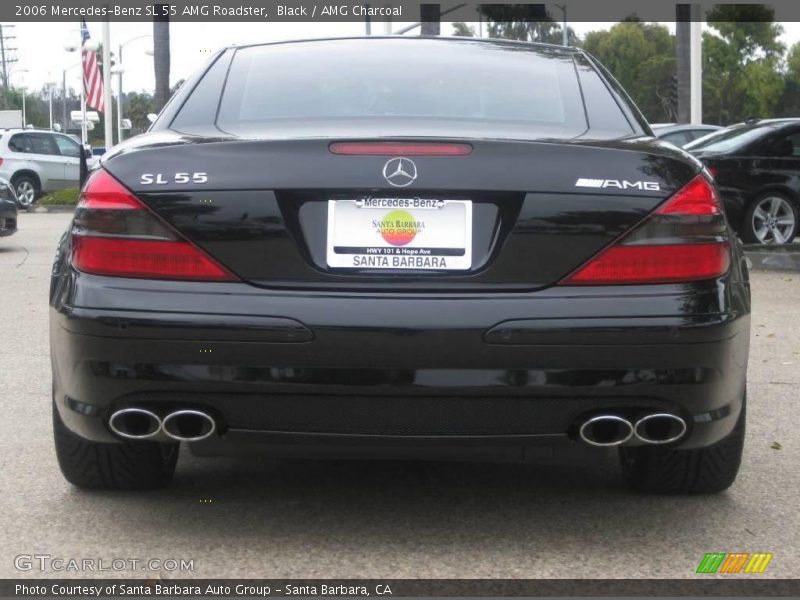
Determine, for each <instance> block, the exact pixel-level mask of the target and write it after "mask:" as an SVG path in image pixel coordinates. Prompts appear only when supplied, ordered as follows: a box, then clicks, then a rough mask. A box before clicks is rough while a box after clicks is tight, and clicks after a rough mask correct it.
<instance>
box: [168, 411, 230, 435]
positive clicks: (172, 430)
mask: <svg viewBox="0 0 800 600" xmlns="http://www.w3.org/2000/svg"><path fill="white" fill-rule="evenodd" d="M161 430H162V431H163V432H164V433H165V434H166V435H167V436H168V437H170V438H172V439H173V440H177V441H179V442H199V441H200V440H204V439H206V438H207V437H208V436H210V435H211V434H213V433H214V432H215V431H216V430H217V424H216V422H215V421H214V419H213V418H212V417H211V416H210V415H208V414H206V413H204V412H202V411H199V410H176V411H175V412H173V413H170V414H168V415H167V416H166V417H164V421H163V422H162V423H161Z"/></svg>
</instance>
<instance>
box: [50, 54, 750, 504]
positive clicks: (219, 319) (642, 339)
mask: <svg viewBox="0 0 800 600" xmlns="http://www.w3.org/2000/svg"><path fill="white" fill-rule="evenodd" d="M301 59H302V64H303V68H302V69H298V68H297V65H298V64H299V61H300V60H301ZM342 62H343V63H344V64H348V66H349V69H348V71H347V72H345V73H342V72H341V71H337V70H336V69H335V68H334V67H335V64H341V63H342ZM402 64H410V65H414V69H396V68H395V67H399V66H402ZM649 133H650V132H649V130H648V128H647V125H646V124H645V123H644V121H643V120H642V119H641V117H640V115H638V112H637V111H636V109H635V107H633V106H632V105H631V104H630V102H629V100H628V99H627V97H626V96H625V95H624V92H622V91H621V90H620V89H619V88H618V86H617V85H616V84H615V82H614V81H613V80H612V79H611V78H610V77H608V76H607V75H605V74H604V72H603V71H602V69H601V68H600V67H599V66H598V65H596V64H595V63H594V61H593V59H591V57H588V56H586V55H584V54H582V53H580V52H577V51H573V50H568V49H560V48H550V47H539V46H532V45H525V44H513V43H497V42H485V41H484V42H472V41H453V40H450V41H446V40H421V39H417V40H408V39H375V40H330V41H315V42H303V43H293V44H274V45H266V46H256V47H249V48H240V49H229V50H226V51H224V52H222V53H220V54H219V55H217V56H216V57H215V58H214V59H213V60H212V61H211V64H210V66H208V67H207V69H206V70H204V71H203V72H202V73H201V74H200V75H199V76H198V77H196V78H195V79H194V80H192V81H190V82H188V84H187V85H185V86H184V88H183V89H182V91H181V92H179V94H178V95H177V97H176V98H174V99H173V100H172V102H171V103H170V105H169V106H168V107H167V108H166V109H165V111H164V112H163V113H162V115H161V116H160V118H159V121H157V123H156V124H155V125H154V128H153V131H152V132H151V133H149V134H147V135H145V136H141V137H140V138H138V139H134V140H131V141H130V142H128V143H127V144H126V145H123V146H122V147H120V148H119V149H118V150H116V151H112V152H111V153H110V154H109V155H107V156H106V157H105V158H104V160H103V163H102V166H101V169H99V170H97V171H96V172H95V173H94V174H93V175H92V177H91V178H90V179H89V181H88V182H87V184H86V186H85V187H84V190H83V193H82V198H81V203H80V205H79V207H78V209H77V211H76V216H75V220H74V223H73V224H72V227H71V230H70V231H69V232H68V233H67V235H66V236H65V238H64V240H63V242H62V246H61V249H60V252H59V256H58V258H57V263H56V267H55V269H54V278H53V285H52V289H51V305H52V311H51V317H52V318H51V340H52V347H53V368H54V388H55V389H54V406H55V410H56V413H55V418H56V423H57V432H58V431H61V435H62V438H64V439H67V438H68V437H69V436H74V438H75V439H72V438H69V439H70V440H71V441H70V443H72V444H78V443H82V442H85V443H91V444H97V445H98V446H102V447H103V448H105V449H106V450H108V448H114V447H117V448H119V447H126V445H128V447H130V444H145V445H147V444H150V445H151V447H156V446H158V447H160V448H162V449H164V448H168V447H170V444H174V443H175V442H176V441H187V442H189V444H190V445H191V447H192V449H193V451H194V452H195V453H198V454H237V453H242V452H259V453H264V454H269V455H272V456H309V455H313V456H324V457H342V456H353V455H356V456H365V457H384V456H386V457H388V456H393V457H396V456H408V457H440V458H441V457H443V458H460V459H471V458H493V459H510V460H525V459H529V458H534V457H537V456H541V455H542V453H545V454H546V453H548V452H550V451H551V449H552V448H553V447H556V446H558V445H570V444H575V443H585V444H587V445H590V446H597V447H605V446H609V447H610V446H619V447H621V448H623V449H624V451H625V452H627V454H624V456H627V457H628V458H629V459H630V457H631V456H634V457H635V456H636V455H637V452H638V453H639V455H641V451H645V450H646V451H650V450H652V449H656V448H657V449H669V450H670V451H673V452H677V451H682V452H684V453H691V452H693V451H696V450H698V449H704V448H708V447H713V446H714V445H716V444H719V443H721V442H722V441H724V440H726V439H729V437H730V435H731V434H732V432H734V431H735V429H736V427H737V426H738V424H739V423H740V422H742V419H743V417H741V415H742V413H743V398H744V385H745V380H744V377H745V368H746V362H747V351H748V329H749V290H748V285H747V275H746V271H745V267H744V263H743V259H742V256H741V254H740V251H739V249H738V247H737V242H736V240H735V238H734V237H733V236H732V235H731V233H730V231H729V228H728V226H727V223H726V222H725V217H724V214H723V212H722V209H721V206H720V203H719V199H718V197H717V194H716V190H715V189H714V186H713V184H712V183H711V181H710V180H709V178H708V177H707V175H706V174H705V173H704V172H703V171H702V167H701V166H700V164H699V163H697V162H696V161H695V160H693V159H691V158H690V157H689V156H688V155H686V154H685V153H683V152H681V151H679V150H677V149H675V148H674V147H671V146H670V145H668V144H663V143H659V142H658V141H656V140H654V139H652V138H651V137H650V136H649ZM58 428H61V429H58ZM108 451H110V450H108ZM119 452H121V451H119V450H117V453H119ZM682 456H688V454H684V455H682ZM629 462H630V461H629ZM641 462H642V461H641V460H639V461H638V463H637V464H638V465H641ZM162 466H163V465H162ZM62 468H64V461H62ZM173 468H174V464H173ZM629 470H630V469H629ZM67 471H69V472H70V473H73V475H74V473H75V472H77V471H76V469H73V470H72V471H70V469H69V467H68V468H67V470H65V473H67V475H68V478H70V474H69V473H68V472H67ZM734 475H735V473H734ZM78 479H79V477H77V476H73V477H71V480H73V482H77V483H79V484H81V481H78ZM148 481H150V480H148ZM159 481H161V480H159ZM115 482H116V483H117V484H119V481H118V480H115ZM106 483H108V482H106ZM125 484H126V486H128V487H137V486H136V484H135V482H132V481H130V480H125ZM122 487H125V486H122ZM686 491H697V490H694V489H692V490H688V489H687V490H686Z"/></svg>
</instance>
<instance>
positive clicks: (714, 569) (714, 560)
mask: <svg viewBox="0 0 800 600" xmlns="http://www.w3.org/2000/svg"><path fill="white" fill-rule="evenodd" d="M771 560H772V553H766V552H755V553H754V554H750V553H749V552H709V553H707V554H706V555H705V556H704V557H703V560H701V561H700V564H699V565H698V567H697V572H698V573H705V574H710V573H723V574H726V575H730V574H734V573H753V574H755V573H763V572H764V571H765V570H766V568H767V565H768V564H769V562H770V561H771Z"/></svg>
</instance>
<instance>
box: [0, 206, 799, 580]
mask: <svg viewBox="0 0 800 600" xmlns="http://www.w3.org/2000/svg"><path fill="white" fill-rule="evenodd" d="M70 217H71V215H69V214H66V213H49V214H48V213H43V214H38V213H37V214H21V215H20V232H19V233H18V234H17V235H15V236H12V237H10V238H5V239H0V282H1V283H0V291H2V294H0V297H1V298H2V308H0V406H2V410H3V416H2V418H0V445H2V452H0V489H2V491H3V493H2V494H1V495H0V515H1V516H0V532H2V533H1V534H0V577H19V576H31V577H39V576H64V575H67V576H70V575H74V576H85V575H86V574H85V573H60V572H44V573H42V572H39V571H37V570H32V571H28V572H21V571H19V570H18V569H17V568H16V567H15V557H17V556H18V555H20V554H36V553H39V554H49V555H51V556H53V557H63V558H65V559H68V558H78V559H81V558H97V559H104V560H108V561H111V560H112V559H114V558H124V559H129V558H135V559H142V560H147V559H150V558H155V559H162V560H163V559H193V560H194V570H193V571H191V572H170V573H163V576H165V577H204V578H214V577H275V578H288V577H337V578H347V577H353V578H356V577H378V578H379V577H397V578H403V577H414V578H427V577H447V578H483V577H489V578H506V577H507V578H540V577H569V578H587V577H610V578H649V577H692V576H694V572H695V569H696V568H697V565H698V563H699V562H700V560H701V559H702V558H703V555H704V554H705V553H706V552H715V551H716V552H719V551H722V552H737V551H741V552H771V553H774V558H773V560H772V562H771V563H770V565H769V568H768V570H767V572H766V573H765V575H764V576H769V577H782V578H789V577H800V535H798V532H800V514H798V511H797V498H798V496H799V495H800V426H798V423H797V421H798V418H797V415H798V401H800V392H798V386H799V385H800V368H798V367H799V366H800V335H798V333H800V325H798V323H800V271H792V270H790V269H791V265H792V264H793V263H792V260H793V259H792V254H791V253H789V254H786V255H785V256H784V255H781V256H783V258H781V257H779V258H778V259H775V261H773V262H774V263H775V264H777V265H779V266H782V268H784V270H775V271H766V270H755V271H754V272H753V273H752V286H753V295H754V301H753V304H754V311H753V330H752V331H753V333H752V349H751V357H750V371H749V401H748V432H747V445H746V450H745V458H744V464H743V467H742V470H741V473H740V475H739V479H738V480H737V482H736V483H735V484H734V486H733V487H732V488H731V489H730V490H729V491H728V492H727V493H725V494H721V495H716V496H707V497H648V496H641V495H636V494H633V493H631V492H629V491H627V490H626V488H625V487H624V485H623V483H622V480H621V477H620V474H619V472H618V469H617V468H616V462H615V457H614V455H613V454H611V453H609V454H600V453H597V452H592V453H589V454H584V453H583V452H581V453H580V456H579V457H572V456H565V457H561V458H560V459H559V460H557V461H555V460H554V461H549V462H547V463H542V464H537V465H496V464H488V465H487V464H448V463H411V462H391V463H381V462H374V463H370V462H337V463H325V462H312V461H303V462H275V461H270V460H267V459H264V460H245V461H241V460H239V461H232V460H227V459H213V460H208V459H207V460H202V461H201V460H198V459H195V458H193V457H192V456H191V455H190V454H189V453H188V452H186V453H184V454H183V455H182V457H181V459H180V462H179V465H178V472H177V475H176V478H175V481H174V483H173V485H172V487H170V488H169V489H167V490H163V491H158V492H149V493H110V492H96V493H89V492H82V491H78V490H76V489H74V488H72V487H70V486H69V485H68V484H67V483H66V482H65V481H64V480H63V479H62V478H61V475H60V473H59V470H58V466H57V464H56V460H55V455H54V452H53V449H52V435H51V424H50V367H49V348H48V333H47V327H48V325H47V311H48V306H47V290H48V284H49V272H50V266H51V261H52V257H53V254H54V252H55V247H56V243H57V241H58V239H59V237H60V235H61V234H62V233H63V231H64V229H65V227H66V225H67V223H68V221H69V219H70ZM799 251H800V250H799ZM795 258H796V256H795ZM755 262H756V264H757V265H760V264H770V261H763V260H758V261H755ZM797 262H798V261H796V260H795V262H794V264H797ZM787 265H788V266H787ZM577 458H580V460H576V459H577ZM111 574H114V575H119V576H142V575H143V574H142V573H141V572H132V571H130V570H128V571H120V572H117V573H111ZM705 577H708V576H707V575H706V576H705Z"/></svg>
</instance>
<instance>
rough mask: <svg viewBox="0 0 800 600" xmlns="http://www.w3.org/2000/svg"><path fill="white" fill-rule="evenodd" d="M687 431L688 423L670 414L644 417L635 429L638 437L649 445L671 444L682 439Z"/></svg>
mask: <svg viewBox="0 0 800 600" xmlns="http://www.w3.org/2000/svg"><path fill="white" fill-rule="evenodd" d="M686 429H687V427H686V421H684V420H683V419H681V418H680V417H679V416H677V415H671V414H669V413H654V414H652V415H647V416H645V417H642V418H641V419H639V420H638V421H636V425H635V426H634V428H633V430H634V433H635V435H636V437H637V438H638V439H640V440H641V441H643V442H646V443H648V444H669V443H670V442H674V441H676V440H679V439H681V438H682V437H683V434H685V433H686Z"/></svg>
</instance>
